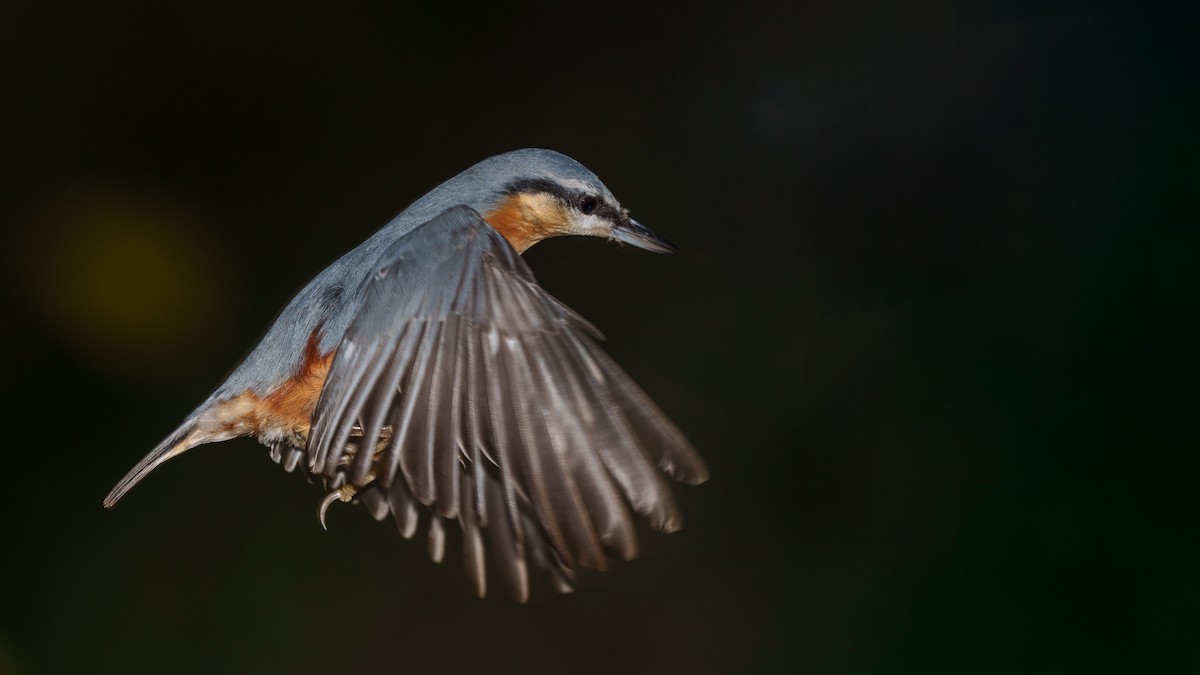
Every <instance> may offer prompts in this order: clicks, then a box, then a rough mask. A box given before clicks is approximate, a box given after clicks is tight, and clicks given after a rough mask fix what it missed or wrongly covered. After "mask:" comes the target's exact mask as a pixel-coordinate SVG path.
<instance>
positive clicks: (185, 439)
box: [104, 414, 216, 508]
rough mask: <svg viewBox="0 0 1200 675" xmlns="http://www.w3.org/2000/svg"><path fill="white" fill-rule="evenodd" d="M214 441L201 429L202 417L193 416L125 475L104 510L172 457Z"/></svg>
mask: <svg viewBox="0 0 1200 675" xmlns="http://www.w3.org/2000/svg"><path fill="white" fill-rule="evenodd" d="M213 440H216V439H214V438H212V436H211V435H209V434H206V433H204V432H203V431H202V430H201V429H200V416H199V415H197V414H193V415H192V416H191V417H189V418H188V419H187V421H185V422H184V423H183V424H181V425H179V428H178V429H176V430H175V431H174V433H172V434H171V435H170V436H167V437H166V438H165V439H163V442H162V443H159V444H158V445H157V446H155V448H154V449H153V450H151V451H150V454H148V455H146V456H145V457H143V458H142V461H140V462H138V463H137V466H135V467H133V468H132V469H130V470H129V473H127V474H125V477H124V478H122V479H121V482H119V483H117V486H116V487H114V488H113V489H112V492H109V493H108V496H107V497H105V498H104V508H112V506H113V505H114V504H116V503H117V501H119V500H120V499H121V497H124V496H125V493H126V492H129V490H130V489H132V488H133V486H134V485H137V484H138V483H139V482H140V481H141V480H142V479H143V478H145V477H146V476H147V475H148V474H149V473H150V472H151V471H153V470H155V469H156V468H158V465H159V464H162V463H163V462H165V461H167V460H168V459H171V458H172V457H176V456H178V455H182V454H183V453H184V452H186V451H188V450H191V449H192V448H194V447H196V446H197V445H201V444H204V443H208V442H210V441H213Z"/></svg>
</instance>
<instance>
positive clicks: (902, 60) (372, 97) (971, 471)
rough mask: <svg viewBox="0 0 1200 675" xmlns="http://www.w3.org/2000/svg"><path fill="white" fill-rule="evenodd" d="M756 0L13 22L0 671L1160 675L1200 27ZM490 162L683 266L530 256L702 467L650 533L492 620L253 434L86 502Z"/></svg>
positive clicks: (1138, 19)
mask: <svg viewBox="0 0 1200 675" xmlns="http://www.w3.org/2000/svg"><path fill="white" fill-rule="evenodd" d="M773 4H774V3H752V2H751V3H737V4H736V5H734V6H730V7H727V8H725V9H711V10H706V9H700V8H699V7H698V6H694V7H692V8H690V9H685V10H672V9H665V8H652V7H645V6H644V7H640V8H638V9H629V8H626V9H617V8H614V7H603V8H602V7H600V6H599V5H597V6H584V5H580V6H578V7H575V8H572V7H568V6H566V5H561V4H560V5H557V6H553V7H536V6H533V5H528V4H522V5H519V6H501V5H500V4H498V3H490V4H481V5H475V4H469V3H464V4H441V5H436V6H435V3H428V4H427V5H420V6H418V5H413V6H404V5H403V4H402V3H374V4H373V3H345V4H343V5H339V6H337V7H333V6H325V7H315V8H300V7H298V6H297V5H296V4H295V3H285V2H259V3H242V2H225V1H222V0H215V1H212V2H206V3H183V4H180V3H149V2H144V3H136V2H119V1H118V2H105V3H85V2H78V3H69V2H68V3H54V2H27V1H25V0H14V1H11V2H7V3H5V4H4V7H3V8H2V9H0V55H2V56H0V69H2V76H3V77H2V80H3V82H4V85H3V91H4V104H3V107H2V111H0V120H2V121H3V125H2V131H0V134H2V136H0V138H2V139H3V140H2V142H0V146H2V152H0V154H2V156H3V160H0V171H2V172H3V176H2V178H3V180H2V185H0V197H2V201H0V205H2V208H3V211H2V214H3V222H4V232H3V237H4V244H3V246H2V247H0V250H2V251H3V253H2V254H0V264H2V269H0V280H2V282H3V286H2V293H0V298H2V300H3V302H4V305H5V309H4V312H5V315H6V316H7V317H8V318H7V326H6V330H4V331H3V333H4V335H5V337H4V344H5V345H6V349H5V351H6V352H7V353H9V354H10V355H11V356H12V357H13V358H12V361H10V362H9V365H8V366H7V372H8V373H9V375H8V376H7V378H6V379H7V381H8V382H9V386H8V387H7V388H6V391H7V393H6V395H5V398H6V399H7V403H6V405H5V406H4V407H3V409H4V416H5V425H4V427H5V430H6V436H7V437H8V438H9V441H8V442H7V444H6V447H5V450H4V455H3V457H4V468H5V470H6V473H7V475H8V478H7V480H6V483H7V485H6V488H5V500H4V501H5V503H6V515H5V519H4V521H5V524H4V541H5V543H4V545H3V550H4V552H3V555H2V556H0V560H2V561H3V562H2V563H0V564H2V565H3V567H2V571H3V582H2V583H3V598H4V600H3V603H2V605H0V673H22V674H23V673H105V672H124V673H161V672H167V671H170V672H177V673H213V672H227V673H260V672H292V673H334V672H364V671H365V672H411V673H463V672H529V673H537V672H547V673H574V672H628V673H638V672H655V673H657V672H684V671H686V672H805V673H844V674H850V673H1013V672H1055V673H1097V672H1189V671H1191V672H1197V669H1200V641H1198V640H1197V634H1198V630H1197V629H1198V628H1200V621H1198V620H1197V618H1196V613H1197V607H1198V603H1200V587H1198V585H1197V582H1196V578H1195V574H1196V570H1197V567H1198V565H1200V542H1198V540H1197V527H1196V522H1197V516H1198V515H1200V501H1198V500H1197V496H1196V489H1195V484H1196V478H1197V468H1198V466H1197V459H1196V449H1197V446H1196V442H1195V439H1194V436H1195V434H1194V432H1193V427H1194V419H1195V401H1196V398H1195V392H1194V389H1195V384H1194V378H1195V375H1196V370H1197V357H1196V345H1197V337H1198V336H1197V328H1196V323H1195V320H1194V318H1193V319H1189V318H1188V317H1189V316H1191V315H1192V314H1194V313H1195V310H1196V297H1197V295H1196V291H1197V277H1196V274H1195V262H1194V258H1195V255H1196V252H1197V250H1198V245H1200V237H1198V235H1197V224H1198V218H1197V216H1198V215H1200V213H1198V208H1197V194H1198V191H1197V188H1198V187H1200V183H1198V179H1200V161H1198V158H1200V154H1198V153H1200V134H1198V133H1197V125H1196V121H1197V119H1198V115H1197V114H1198V113H1200V110H1198V106H1197V102H1198V101H1200V80H1198V79H1197V78H1196V75H1195V72H1196V65H1197V60H1196V49H1195V36H1196V35H1197V29H1198V28H1200V22H1198V18H1200V13H1198V12H1197V10H1196V9H1195V6H1194V5H1193V6H1191V7H1184V6H1182V3H1181V6H1180V7H1178V8H1175V9H1164V8H1162V7H1153V6H1151V3H1138V4H1137V6H1132V5H1134V3H1113V4H1112V5H1104V4H1100V3H1085V2H1074V3H1059V5H1058V6H1057V7H1053V8H1051V7H1047V6H1046V5H1047V4H1049V3H1034V2H1029V3H1020V2H1017V3H955V2H933V3H922V4H921V7H919V8H918V7H917V6H915V4H914V3H906V2H893V3H874V4H871V3H868V4H862V5H854V6H850V5H845V6H843V4H839V3H800V4H796V5H794V6H791V7H790V8H781V7H774V6H773ZM779 4H783V3H779ZM831 4H836V5H837V8H833V7H831ZM1126 4H1128V5H1131V6H1125V5H1126ZM525 146H541V147H548V148H554V149H557V150H560V151H562V152H565V153H567V154H569V155H571V156H573V157H575V158H576V159H578V160H580V161H582V162H583V163H585V164H586V165H587V166H589V167H590V168H592V169H593V170H595V171H596V173H597V174H598V175H600V176H601V177H602V178H603V179H604V180H605V181H606V182H607V184H608V185H609V187H610V188H612V190H613V191H614V193H616V194H617V195H618V197H619V198H620V199H621V200H622V202H623V203H624V204H625V205H626V206H628V207H630V209H631V210H632V212H633V214H634V215H635V216H636V217H637V218H638V219H640V220H642V221H643V222H645V223H646V224H648V225H649V226H651V227H652V228H653V229H655V230H656V231H657V232H659V233H661V234H663V235H664V236H666V237H667V238H669V239H671V240H672V241H674V242H675V243H677V244H678V245H679V246H680V248H681V249H682V253H680V254H679V255H677V256H674V257H661V256H654V255H650V254H647V253H644V252H642V251H637V250H633V249H628V248H626V249H621V248H618V247H616V246H612V245H609V244H606V243H603V242H600V241H596V240H558V241H550V242H547V243H544V244H542V245H540V246H539V247H537V248H536V249H534V250H533V251H531V252H530V253H529V255H528V256H527V259H528V260H529V262H530V264H531V265H532V267H533V269H534V271H535V272H536V274H537V275H538V277H539V279H540V280H541V282H542V283H543V285H544V286H546V287H547V288H548V289H550V291H551V292H552V293H554V294H556V295H557V296H558V297H560V298H561V299H563V300H564V301H565V302H567V304H569V305H571V306H572V307H574V308H575V309H577V310H579V311H580V312H581V313H582V314H583V315H584V316H586V317H588V318H589V319H591V320H592V321H593V322H594V323H595V324H596V325H597V326H599V327H600V328H601V330H603V331H604V332H605V333H606V334H607V335H608V338H609V342H608V345H607V348H608V349H609V350H610V352H611V353H612V354H613V355H614V356H615V357H616V359H617V360H618V362H620V363H621V364H623V365H624V366H625V367H626V368H627V369H628V371H629V372H630V373H631V374H632V375H633V377H634V378H635V379H636V380H637V381H639V382H640V383H641V384H642V385H643V386H644V387H645V388H646V390H647V391H649V392H650V394H651V395H652V396H653V397H654V398H655V399H656V400H657V401H659V403H660V404H661V405H662V407H663V408H664V409H665V410H666V411H667V412H668V413H669V414H670V415H671V416H672V417H673V418H674V419H676V420H677V421H678V423H679V424H680V426H681V427H682V428H683V429H684V430H685V431H686V432H687V433H688V434H689V436H690V437H691V438H692V439H693V440H694V442H695V444H696V446H697V447H698V448H699V450H700V452H701V453H702V454H703V456H704V457H705V458H706V459H707V461H708V463H709V465H710V468H711V471H712V480H711V481H709V482H708V483H707V484H705V485H702V486H699V487H694V488H693V487H685V486H677V489H676V494H677V495H678V497H679V499H680V501H681V503H682V506H683V509H684V514H685V527H684V529H683V530H682V531H681V532H679V533H677V534H673V535H669V536H667V535H659V534H651V533H646V534H645V536H643V538H642V544H643V546H642V549H643V553H642V556H641V557H640V558H639V559H638V560H636V561H634V562H632V563H629V564H626V565H621V566H619V567H618V568H617V569H616V570H614V571H611V572H608V573H605V574H586V575H584V576H583V578H582V583H581V585H580V589H579V591H578V592H577V593H575V594H574V595H571V596H557V595H553V594H549V593H542V594H540V595H537V596H536V597H535V598H534V599H533V601H532V602H531V603H530V604H529V605H527V606H519V605H515V604H513V603H511V602H509V601H507V600H505V599H503V598H489V599H487V600H485V601H479V600H476V599H475V598H473V597H472V595H471V592H470V590H469V586H468V584H467V583H466V581H465V578H464V577H463V574H462V569H461V564H460V563H459V562H458V560H457V556H449V557H450V558H451V559H450V560H448V561H447V562H446V563H444V564H442V565H434V564H432V563H430V562H429V561H428V559H427V558H426V557H425V555H424V552H423V550H422V549H423V546H420V545H416V544H413V543H412V542H406V541H404V540H402V539H401V538H400V537H399V536H397V535H396V534H395V533H394V531H393V530H394V528H393V527H392V526H391V525H390V523H382V524H380V523H376V522H374V521H372V520H371V519H370V518H369V517H368V516H367V515H366V514H365V512H362V511H361V510H359V509H349V508H336V507H335V508H334V509H333V510H332V511H331V517H330V521H331V523H330V524H331V530H330V531H329V532H324V531H322V530H321V528H320V526H319V525H318V524H317V520H316V517H315V516H316V507H317V504H318V502H319V500H320V497H321V496H322V493H321V490H320V489H318V488H317V487H315V486H312V485H309V484H307V483H306V482H305V481H304V480H302V479H301V478H299V477H298V476H296V475H287V474H285V473H283V472H282V471H280V470H279V469H278V467H276V466H275V465H274V464H272V463H271V462H270V461H269V459H268V457H267V452H266V450H265V449H264V448H262V447H260V446H258V445H256V444H255V443H254V442H252V441H250V440H245V439H243V440H239V441H235V442H230V443H225V444H221V445H215V446H208V447H206V448H203V449H201V450H198V451H195V452H193V453H190V454H188V455H187V456H185V457H182V458H180V459H177V460H176V461H174V462H172V463H170V464H168V465H166V466H164V467H163V468H161V469H159V470H158V471H157V472H156V473H155V475H154V476H153V477H152V478H151V479H150V480H148V481H146V482H145V483H143V484H142V485H141V486H139V487H138V488H137V489H136V490H134V491H133V492H132V493H131V494H130V495H129V496H128V497H127V498H126V499H125V500H124V501H123V502H122V503H121V504H120V505H119V507H118V508H116V509H114V510H112V511H105V510H103V509H102V508H101V505H100V501H101V499H102V498H103V497H104V495H105V494H106V493H107V491H108V490H109V488H110V487H112V485H113V484H114V483H115V482H116V481H117V480H118V479H119V478H120V477H121V476H122V475H123V474H124V473H125V471H126V470H127V469H129V468H130V467H131V466H132V465H133V464H134V463H135V462H136V461H137V460H138V459H140V458H141V457H142V455H143V454H144V453H145V452H146V451H147V450H149V449H150V448H151V447H152V446H153V445H154V444H155V443H157V442H158V441H159V440H160V439H161V438H162V437H163V436H164V435H165V434H167V433H168V432H169V431H171V430H172V429H173V428H174V426H175V425H176V424H177V423H178V422H179V421H180V420H181V419H182V417H183V416H184V415H185V414H186V413H187V412H188V411H189V410H191V408H192V407H193V406H194V405H195V404H197V403H198V402H199V401H200V400H201V399H202V398H203V397H204V396H206V395H207V394H208V393H209V391H210V389H211V388H212V387H213V386H215V385H216V384H217V383H218V382H219V380H220V379H221V378H222V377H223V376H224V375H225V373H227V372H228V371H229V369H231V368H232V367H233V366H234V365H235V364H236V362H237V361H238V359H239V358H240V357H241V356H242V355H243V354H244V353H245V351H246V350H247V349H248V348H249V347H250V346H251V345H253V344H254V342H255V341H256V340H257V338H258V337H259V336H260V335H261V333H262V331H263V330H264V329H265V328H266V326H267V325H268V324H269V322H270V319H271V317H273V316H274V314H275V313H276V312H277V311H278V310H279V309H280V308H281V307H282V306H283V304H284V303H285V302H286V301H287V299H288V298H289V297H290V296H291V294H292V293H294V292H295V291H296V290H297V289H299V288H300V287H301V286H302V285H303V284H304V283H305V282H306V281H307V280H308V279H309V278H310V277H311V276H312V275H314V274H315V273H316V272H317V271H318V270H320V269H321V267H322V266H323V265H325V264H327V263H329V262H330V261H332V260H333V259H334V258H336V257H337V256H338V255H340V254H341V253H343V252H344V251H346V250H348V249H349V248H351V247H353V246H354V245H356V244H357V243H358V242H359V241H361V240H362V239H363V238H365V237H366V236H368V235H369V234H370V233H371V232H373V231H374V229H375V228H377V227H378V226H380V225H381V224H383V223H384V222H385V221H387V220H388V219H389V218H390V217H391V216H392V215H393V214H395V213H396V212H398V211H399V210H400V209H402V208H403V207H404V206H405V205H406V204H408V203H409V202H410V201H412V200H413V199H415V198H417V197H418V196H420V195H421V194H422V193H423V192H425V191H426V190H428V189H429V188H431V187H433V186H434V185H436V184H438V183H439V182H441V181H442V180H444V179H446V178H448V177H449V176H451V175H453V174H455V173H457V172H458V171H460V170H462V169H464V168H466V167H467V166H469V165H471V164H472V163H474V162H476V161H478V160H480V159H482V158H484V157H487V156H489V155H492V154H495V153H498V152H502V151H506V150H510V149H514V148H518V147H525ZM1188 420H1192V421H1191V422H1189V421H1188Z"/></svg>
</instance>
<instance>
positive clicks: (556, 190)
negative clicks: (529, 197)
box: [504, 178, 622, 223]
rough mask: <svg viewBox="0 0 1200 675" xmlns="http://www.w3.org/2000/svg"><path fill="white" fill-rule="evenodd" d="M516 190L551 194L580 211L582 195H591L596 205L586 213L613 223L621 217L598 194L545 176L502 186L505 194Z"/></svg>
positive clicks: (616, 209)
mask: <svg viewBox="0 0 1200 675" xmlns="http://www.w3.org/2000/svg"><path fill="white" fill-rule="evenodd" d="M517 192H542V193H545V194H548V195H552V196H554V197H555V198H557V199H559V200H560V201H562V202H563V203H564V204H567V205H568V206H570V207H572V208H574V209H576V210H579V211H580V212H581V213H582V212H584V211H583V209H581V208H580V207H581V200H582V199H583V198H584V197H591V198H593V199H595V200H596V206H595V208H594V209H593V210H592V211H591V212H590V214H588V215H594V216H598V217H600V218H603V219H605V220H609V221H612V222H614V223H619V222H621V219H622V214H621V211H620V210H619V209H618V208H617V207H615V206H613V205H612V204H609V203H608V202H606V201H604V199H602V198H600V197H599V196H597V195H594V194H592V193H590V192H587V193H585V192H581V191H579V190H569V189H567V188H566V187H564V186H562V185H561V184H559V183H556V182H554V181H552V180H549V179H546V178H522V179H520V180H515V181H513V182H511V183H509V184H508V185H505V186H504V193H505V194H513V193H517Z"/></svg>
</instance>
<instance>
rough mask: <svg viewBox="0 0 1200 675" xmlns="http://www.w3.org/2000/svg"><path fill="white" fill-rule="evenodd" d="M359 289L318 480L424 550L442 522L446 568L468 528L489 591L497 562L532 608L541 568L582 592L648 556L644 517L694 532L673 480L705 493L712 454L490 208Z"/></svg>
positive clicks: (323, 412)
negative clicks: (420, 542) (520, 249)
mask: <svg viewBox="0 0 1200 675" xmlns="http://www.w3.org/2000/svg"><path fill="white" fill-rule="evenodd" d="M359 293H360V298H361V302H360V307H359V309H358V310H357V314H356V315H355V317H354V319H353V321H352V322H351V324H350V326H349V328H348V330H347V332H346V334H345V336H344V338H343V339H342V341H341V343H340V345H339V346H338V350H337V355H336V356H335V358H334V361H333V364H332V366H331V368H330V371H329V375H328V378H327V380H326V382H325V387H324V390H323V392H322V395H321V399H320V401H319V403H318V404H317V408H316V411H315V413H314V417H313V426H312V431H311V434H310V436H309V445H308V461H309V468H310V471H311V472H312V473H314V474H320V475H324V476H325V477H326V478H327V483H328V484H329V485H331V486H332V487H335V488H336V487H344V488H347V489H348V492H345V494H351V493H353V494H354V495H355V496H356V498H358V499H361V500H362V501H363V502H364V504H365V505H366V506H367V508H368V509H369V510H370V511H371V512H372V514H373V515H375V517H377V518H380V519H382V518H383V517H385V516H386V515H387V514H388V513H391V514H392V516H393V517H394V518H395V520H396V524H397V526H398V527H399V529H400V531H401V533H402V534H404V536H406V537H410V536H412V535H413V534H414V533H415V531H416V529H417V526H418V521H425V522H427V526H426V527H427V530H428V535H429V543H430V554H431V556H432V557H433V558H434V559H435V560H439V559H440V558H441V557H442V551H443V547H444V545H445V544H444V543H445V534H446V526H447V524H448V522H449V521H455V520H456V521H457V522H458V524H459V526H460V528H461V529H462V544H463V555H464V558H465V566H466V569H467V573H468V576H469V577H470V578H471V581H472V582H473V584H474V586H475V589H476V591H477V592H478V593H479V595H480V596H482V595H484V594H485V592H486V580H487V578H488V573H487V569H488V568H489V567H490V568H491V569H492V572H493V574H495V575H497V576H499V577H500V578H501V579H502V580H503V581H504V585H506V586H507V587H508V588H509V589H510V590H511V591H512V592H513V594H514V595H515V596H516V597H517V598H518V599H519V600H522V601H523V600H525V599H526V598H527V597H528V593H529V576H528V567H529V565H530V563H532V564H533V565H534V566H536V567H539V568H542V569H544V570H546V571H547V572H549V574H550V578H551V580H552V581H554V582H555V584H556V585H557V586H558V587H559V589H560V590H569V589H570V588H571V586H572V582H573V578H574V572H573V571H574V569H575V568H577V567H586V568H592V569H604V568H605V567H606V566H607V564H608V561H609V560H610V559H611V558H617V559H629V558H632V557H633V556H634V555H636V552H637V550H636V541H635V533H634V521H633V519H632V517H631V515H630V509H632V511H633V512H635V513H637V514H639V515H641V516H644V517H645V518H647V519H648V520H649V521H650V523H651V525H653V526H654V527H655V528H657V529H659V530H663V531H671V530H674V529H677V528H678V527H679V525H680V518H679V514H678V512H677V509H676V506H675V503H674V500H673V499H672V496H671V493H670V491H669V490H668V488H667V486H666V484H665V481H664V480H663V479H662V476H661V473H660V471H659V470H660V469H661V470H662V471H664V472H666V473H667V474H669V475H671V476H673V477H675V478H677V479H679V480H682V481H685V482H689V483H698V482H701V481H703V480H704V479H705V478H706V477H707V471H706V469H705V467H704V465H703V463H702V462H701V460H700V458H699V457H698V456H697V455H696V453H695V452H694V451H693V450H692V448H691V446H690V445H689V443H688V441H687V440H686V439H685V438H684V437H683V435H682V434H681V433H680V431H679V430H678V429H677V428H676V427H675V426H674V425H673V424H672V423H671V422H670V421H669V420H668V419H667V418H666V416H664V415H663V413H662V412H661V411H660V410H659V409H658V408H657V407H656V406H655V405H654V404H653V403H652V402H651V401H650V400H649V398H648V397H647V396H646V395H645V394H644V393H643V392H642V391H641V390H640V389H639V388H638V387H637V385H635V384H634V383H633V382H632V381H631V380H630V379H629V377H628V376H627V375H626V374H625V373H624V372H623V371H622V370H621V369H620V368H619V367H618V366H617V365H616V364H615V363H614V362H613V361H612V360H611V359H610V358H609V357H608V356H607V355H606V354H605V353H604V352H603V351H602V350H601V349H600V348H599V347H598V345H597V343H596V340H597V339H600V338H601V336H600V334H599V333H598V332H597V331H596V329H595V328H593V327H592V326H591V325H590V324H588V323H587V322H586V321H585V320H584V319H583V318H581V317H580V316H579V315H577V314H575V313H574V312H573V311H571V310H570V309H569V308H567V307H566V306H565V305H563V304H561V303H560V302H558V301H557V300H555V299H554V298H553V297H551V296H550V295H549V294H548V293H546V292H545V291H544V290H542V288H541V287H539V286H538V285H537V282H536V281H535V280H534V278H533V274H532V273H531V272H530V270H529V268H528V267H527V266H526V265H525V263H524V261H522V260H521V258H520V257H519V256H518V255H517V253H516V252H515V251H514V250H513V249H512V247H510V246H509V244H508V242H506V241H505V240H504V238H503V237H502V236H500V234H499V233H497V232H496V231H495V230H493V229H492V228H491V227H490V226H489V225H488V224H487V223H486V222H484V220H483V219H482V218H481V217H480V216H479V214H478V213H476V212H475V211H474V210H472V209H470V208H467V207H465V206H464V207H456V208H453V209H450V210H448V211H446V212H444V213H442V214H441V215H439V216H438V217H437V218H434V219H433V220H431V221H429V222H427V223H425V224H424V225H421V226H420V227H418V228H416V229H414V230H413V231H412V232H411V233H409V234H408V235H406V236H405V237H404V238H402V239H400V240H398V241H397V242H396V243H395V244H393V245H392V246H390V247H389V248H388V249H387V251H386V252H385V253H384V254H383V255H382V257H381V258H380V259H379V261H378V262H377V263H376V265H375V266H374V268H372V270H371V275H370V277H369V278H368V279H367V280H366V281H365V282H364V284H363V286H362V287H361V288H360V289H359Z"/></svg>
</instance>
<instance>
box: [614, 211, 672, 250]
mask: <svg viewBox="0 0 1200 675" xmlns="http://www.w3.org/2000/svg"><path fill="white" fill-rule="evenodd" d="M612 236H613V239H616V240H617V241H623V242H625V243H626V244H633V245H634V246H636V247H638V248H644V249H646V250H647V251H654V252H655V253H674V252H676V251H678V250H679V249H677V248H675V245H674V244H672V243H671V242H669V241H667V240H666V239H663V238H662V237H660V236H658V235H657V234H654V233H653V232H651V231H650V230H649V229H648V228H647V227H646V226H645V225H642V224H641V223H639V222H638V221H636V220H634V219H632V218H629V219H627V220H626V221H625V222H624V223H621V224H620V225H617V226H616V227H614V228H613V231H612Z"/></svg>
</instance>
